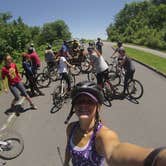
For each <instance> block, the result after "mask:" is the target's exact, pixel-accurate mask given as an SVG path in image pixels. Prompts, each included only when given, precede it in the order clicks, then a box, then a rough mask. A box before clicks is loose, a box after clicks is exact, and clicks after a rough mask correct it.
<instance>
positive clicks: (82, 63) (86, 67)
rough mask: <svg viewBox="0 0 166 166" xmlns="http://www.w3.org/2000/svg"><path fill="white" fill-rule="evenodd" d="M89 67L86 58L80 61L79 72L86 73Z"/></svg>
mask: <svg viewBox="0 0 166 166" xmlns="http://www.w3.org/2000/svg"><path fill="white" fill-rule="evenodd" d="M90 68H91V65H90V62H89V61H88V60H85V61H83V62H81V72H83V73H86V72H87V71H88V70H89V69H90Z"/></svg>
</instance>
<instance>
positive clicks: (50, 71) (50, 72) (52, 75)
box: [43, 66, 58, 81]
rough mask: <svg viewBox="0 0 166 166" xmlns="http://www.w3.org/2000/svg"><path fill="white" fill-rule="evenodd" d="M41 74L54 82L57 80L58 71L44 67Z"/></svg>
mask: <svg viewBox="0 0 166 166" xmlns="http://www.w3.org/2000/svg"><path fill="white" fill-rule="evenodd" d="M43 73H44V74H46V75H48V76H49V77H50V78H51V79H52V81H56V80H57V79H58V69H57V68H56V67H52V68H50V69H49V68H48V66H46V67H44V69H43Z"/></svg>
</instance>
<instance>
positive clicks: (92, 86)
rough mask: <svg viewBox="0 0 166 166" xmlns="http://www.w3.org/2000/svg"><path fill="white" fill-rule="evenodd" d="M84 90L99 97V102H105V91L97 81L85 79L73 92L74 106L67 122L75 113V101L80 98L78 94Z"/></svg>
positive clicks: (66, 121)
mask: <svg viewBox="0 0 166 166" xmlns="http://www.w3.org/2000/svg"><path fill="white" fill-rule="evenodd" d="M83 92H85V93H89V94H91V95H92V96H94V97H95V98H96V99H97V102H98V103H99V104H103V101H104V96H103V92H102V90H101V88H100V87H99V86H98V85H97V84H96V83H95V82H90V81H83V82H79V83H77V84H76V85H75V86H74V88H73V90H72V92H71V98H72V107H71V110H70V113H69V115H68V117H67V118H66V120H65V122H64V123H65V124H67V123H68V121H69V120H70V118H71V117H72V115H73V114H74V111H73V107H74V102H75V100H76V98H78V96H79V95H81V94H82V93H83Z"/></svg>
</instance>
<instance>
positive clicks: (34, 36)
mask: <svg viewBox="0 0 166 166" xmlns="http://www.w3.org/2000/svg"><path fill="white" fill-rule="evenodd" d="M0 25H1V28H0V57H1V59H2V57H3V55H5V54H7V53H13V52H22V51H25V50H26V49H27V46H28V45H29V44H30V43H31V42H33V43H35V45H36V46H37V47H40V46H42V45H44V44H47V43H50V44H53V43H54V42H57V41H58V40H61V41H62V40H68V39H71V33H70V31H69V27H68V26H67V25H66V23H65V22H64V21H63V20H55V21H54V22H50V23H45V24H44V25H43V26H42V27H38V26H34V27H31V26H28V25H27V24H25V23H24V21H23V19H22V18H21V17H18V18H17V19H14V20H12V14H11V13H9V12H6V13H0Z"/></svg>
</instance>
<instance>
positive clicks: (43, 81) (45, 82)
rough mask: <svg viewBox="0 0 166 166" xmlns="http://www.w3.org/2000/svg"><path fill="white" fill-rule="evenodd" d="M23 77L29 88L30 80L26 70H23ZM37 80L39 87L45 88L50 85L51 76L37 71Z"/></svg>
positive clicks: (26, 86) (25, 84)
mask: <svg viewBox="0 0 166 166" xmlns="http://www.w3.org/2000/svg"><path fill="white" fill-rule="evenodd" d="M21 77H22V81H23V84H24V86H25V88H29V80H28V79H27V77H26V74H25V72H24V71H22V72H21ZM35 81H36V83H37V86H38V88H45V87H48V86H49V85H50V83H51V78H50V77H49V75H48V74H46V73H37V74H36V75H35Z"/></svg>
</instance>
